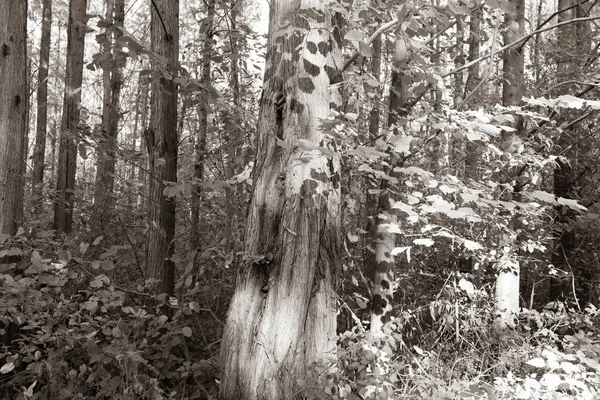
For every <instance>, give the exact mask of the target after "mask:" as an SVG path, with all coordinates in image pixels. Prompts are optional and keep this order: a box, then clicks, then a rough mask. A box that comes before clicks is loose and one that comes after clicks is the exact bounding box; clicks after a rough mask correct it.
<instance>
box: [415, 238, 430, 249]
mask: <svg viewBox="0 0 600 400" xmlns="http://www.w3.org/2000/svg"><path fill="white" fill-rule="evenodd" d="M413 243H414V244H416V245H420V246H426V247H430V246H433V245H434V244H435V242H434V241H433V239H415V240H413Z"/></svg>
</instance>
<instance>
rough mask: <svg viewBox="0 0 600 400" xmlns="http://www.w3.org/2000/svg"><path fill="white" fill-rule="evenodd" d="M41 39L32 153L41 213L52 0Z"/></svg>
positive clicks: (47, 3)
mask: <svg viewBox="0 0 600 400" xmlns="http://www.w3.org/2000/svg"><path fill="white" fill-rule="evenodd" d="M42 14H43V17H42V18H43V19H42V39H41V41H40V66H39V70H38V89H37V122H36V131H35V148H34V151H33V194H34V196H35V198H36V199H35V202H36V205H37V206H36V208H37V210H36V211H37V212H40V211H41V205H42V198H41V195H42V193H41V190H42V185H43V183H44V167H45V165H44V162H45V155H46V133H47V125H48V67H49V64H50V39H51V32H52V0H44V1H43V6H42Z"/></svg>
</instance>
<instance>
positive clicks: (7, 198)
mask: <svg viewBox="0 0 600 400" xmlns="http://www.w3.org/2000/svg"><path fill="white" fill-rule="evenodd" d="M26 37H27V2H24V1H21V0H4V1H2V2H0V88H2V89H1V90H0V234H5V235H14V234H15V233H16V232H17V228H18V226H19V225H20V224H21V223H22V221H21V220H20V217H22V215H23V212H22V209H23V187H24V177H23V171H22V164H23V162H24V160H23V146H24V138H25V137H26V135H27V125H26V114H27V72H26V69H27V58H26V55H27V51H26Z"/></svg>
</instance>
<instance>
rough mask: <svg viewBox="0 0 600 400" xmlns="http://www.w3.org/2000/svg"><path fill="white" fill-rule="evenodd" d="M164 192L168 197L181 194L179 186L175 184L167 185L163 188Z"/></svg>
mask: <svg viewBox="0 0 600 400" xmlns="http://www.w3.org/2000/svg"><path fill="white" fill-rule="evenodd" d="M163 194H164V195H165V197H167V198H171V197H175V196H177V194H179V187H178V186H175V185H167V186H165V189H164V190H163Z"/></svg>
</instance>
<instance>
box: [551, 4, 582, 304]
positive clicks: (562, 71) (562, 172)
mask: <svg viewBox="0 0 600 400" xmlns="http://www.w3.org/2000/svg"><path fill="white" fill-rule="evenodd" d="M573 4H574V3H573V0H559V1H558V9H559V10H562V9H564V8H567V7H569V6H571V5H573ZM578 8H579V7H578ZM575 14H576V10H570V11H567V12H563V13H561V14H559V16H558V22H565V21H569V20H571V19H572V18H573V16H574V15H575ZM577 25H579V24H575V25H574V24H568V25H565V26H563V27H561V28H559V29H558V37H560V38H561V39H560V40H561V45H560V46H559V53H560V55H559V56H558V58H557V66H556V68H557V73H556V75H557V82H562V81H566V80H571V79H575V76H574V75H575V74H576V69H577V68H576V67H577V63H576V62H575V61H574V60H573V59H572V58H569V57H568V55H569V54H572V53H573V45H574V44H576V43H575V42H576V40H577V41H578V40H579V39H580V38H577V39H576V38H575V33H577V31H580V32H581V28H579V27H578V26H577ZM576 28H579V29H576ZM567 35H568V36H567ZM563 39H564V40H563ZM577 45H578V46H581V44H580V43H577ZM563 54H564V55H563ZM566 87H567V86H565V85H562V86H559V87H558V89H557V90H556V91H555V93H554V94H555V95H556V96H558V95H562V94H565V93H568V92H567V91H566V90H565V88H566ZM568 112H569V111H568V110H566V111H562V113H563V116H565V117H566V114H567V113H568ZM573 134H574V132H573V131H572V130H567V131H561V133H560V136H559V137H558V139H557V140H556V143H555V152H556V153H557V154H560V157H559V158H557V159H556V161H557V162H556V164H557V165H556V168H555V169H554V194H555V195H556V197H563V198H566V199H570V198H572V185H573V166H572V164H571V162H570V160H569V159H570V158H572V156H573V152H572V151H569V149H571V148H572V145H573V141H574V138H573ZM574 216H575V215H574V213H573V211H572V210H571V209H570V208H568V207H566V206H558V207H557V209H556V218H555V220H554V221H555V223H556V237H558V240H556V242H555V244H554V251H553V254H552V264H554V266H555V267H556V268H557V269H558V270H560V271H562V273H561V276H559V277H556V276H552V277H551V278H550V290H549V293H548V299H547V300H548V301H549V302H550V301H556V300H559V299H561V300H564V299H566V298H567V297H568V294H569V292H570V289H571V285H570V283H571V279H572V276H571V271H572V266H571V265H570V260H569V259H570V258H571V257H572V254H573V251H574V249H575V247H576V240H575V231H574V230H573V229H570V227H569V226H568V224H569V223H570V222H572V220H573V218H574Z"/></svg>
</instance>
